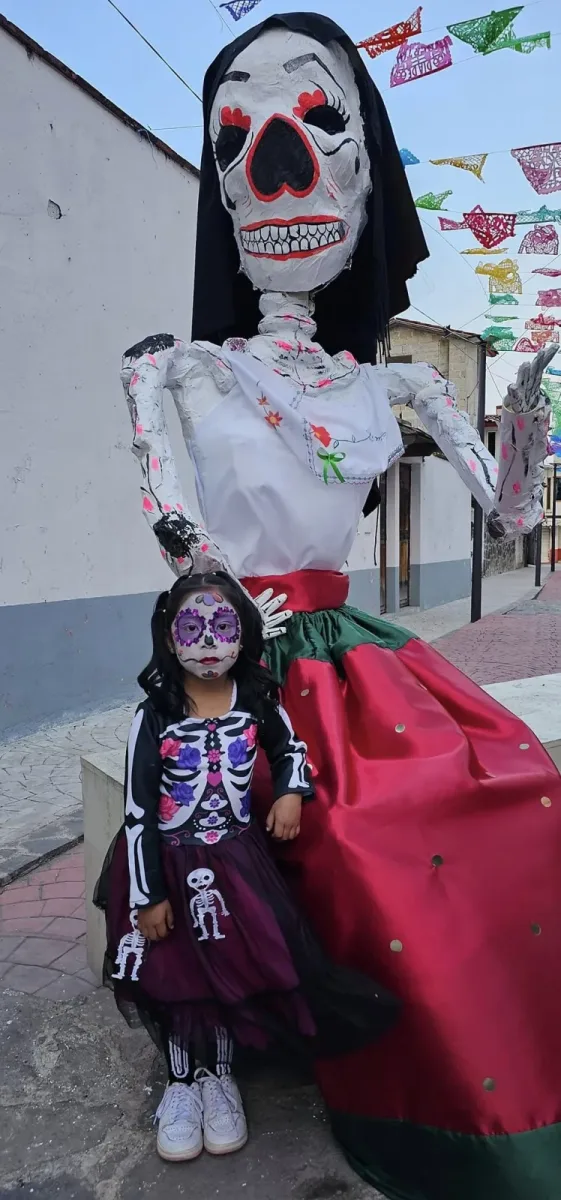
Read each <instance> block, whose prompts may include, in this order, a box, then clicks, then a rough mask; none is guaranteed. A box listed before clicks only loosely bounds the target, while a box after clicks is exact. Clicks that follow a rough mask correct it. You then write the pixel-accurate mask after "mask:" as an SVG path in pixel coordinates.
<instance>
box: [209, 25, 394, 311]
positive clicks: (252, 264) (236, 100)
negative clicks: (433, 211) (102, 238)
mask: <svg viewBox="0 0 561 1200" xmlns="http://www.w3.org/2000/svg"><path fill="white" fill-rule="evenodd" d="M210 132H211V137H212V143H213V147H214V154H215V158H216V164H217V170H218V174H219V178H220V186H221V193H222V201H223V203H224V205H225V206H226V208H227V209H228V211H229V213H230V216H231V218H232V221H233V224H234V232H235V237H236V242H237V245H238V249H239V253H240V262H241V266H242V270H243V271H244V272H245V273H246V275H248V276H249V278H250V279H251V281H252V283H253V284H254V286H255V287H257V288H258V289H259V290H260V291H280V292H309V291H313V290H314V289H315V288H318V287H321V286H322V285H324V284H326V283H329V282H330V280H332V279H335V277H336V276H337V275H338V274H339V273H340V271H342V270H343V268H344V267H345V266H346V265H347V263H348V262H349V260H350V258H351V255H352V253H353V251H354V249H355V246H356V244H357V242H358V239H359V237H360V234H361V232H362V229H363V227H364V223H365V219H366V199H367V196H368V193H369V191H370V187H371V179H370V163H369V160H368V154H367V151H366V145H365V140H364V128H363V123H362V117H361V112H360V100H359V94H358V88H357V85H356V82H355V79H354V75H353V71H352V68H351V64H350V62H349V59H348V57H347V55H346V54H345V52H344V50H343V49H342V48H341V47H340V46H339V45H338V43H337V42H331V43H330V44H329V45H328V46H322V45H321V44H320V43H319V42H316V41H315V40H314V39H313V38H310V37H306V36H305V35H303V34H296V33H289V32H287V31H286V30H282V29H270V30H267V31H266V32H265V33H263V34H261V36H260V37H258V38H257V39H256V40H255V41H254V42H252V43H251V45H250V46H248V47H247V48H246V49H245V50H243V51H242V52H241V53H240V54H239V55H238V56H237V58H236V59H235V60H234V62H233V63H232V66H231V67H230V69H229V70H228V71H227V72H226V74H225V75H224V77H223V79H222V81H221V83H220V85H219V87H218V90H217V94H216V97H215V100H214V103H213V106H212V109H211V124H210Z"/></svg>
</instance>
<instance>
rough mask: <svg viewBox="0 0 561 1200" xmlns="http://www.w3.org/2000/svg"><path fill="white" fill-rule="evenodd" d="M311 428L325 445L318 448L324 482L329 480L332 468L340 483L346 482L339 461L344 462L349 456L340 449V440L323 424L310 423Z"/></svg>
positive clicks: (318, 439) (317, 438)
mask: <svg viewBox="0 0 561 1200" xmlns="http://www.w3.org/2000/svg"><path fill="white" fill-rule="evenodd" d="M310 429H311V431H312V433H313V436H314V438H315V439H316V441H318V442H321V445H322V446H323V447H324V449H323V450H320V449H319V447H318V448H317V449H316V454H317V457H318V458H319V460H320V462H322V463H323V482H324V483H328V482H329V472H330V470H331V471H333V474H334V476H335V478H336V479H338V480H339V483H344V482H345V476H344V475H343V473H342V471H341V470H340V468H339V463H342V462H343V461H344V459H345V458H346V457H347V456H346V454H345V452H344V451H343V450H339V449H338V446H339V442H337V441H335V440H334V439H333V438H332V437H331V434H330V433H328V431H327V429H325V427H324V426H323V425H310Z"/></svg>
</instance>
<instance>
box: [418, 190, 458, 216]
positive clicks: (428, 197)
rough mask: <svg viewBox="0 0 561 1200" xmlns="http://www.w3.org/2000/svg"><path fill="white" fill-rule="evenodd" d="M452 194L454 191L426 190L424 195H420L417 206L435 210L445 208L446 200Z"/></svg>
mask: <svg viewBox="0 0 561 1200" xmlns="http://www.w3.org/2000/svg"><path fill="white" fill-rule="evenodd" d="M451 195H452V192H425V194H424V196H418V197H417V199H416V201H415V204H416V206H417V208H429V209H432V210H433V212H436V211H438V209H439V208H443V206H444V201H445V200H447V199H448V197H449V196H451Z"/></svg>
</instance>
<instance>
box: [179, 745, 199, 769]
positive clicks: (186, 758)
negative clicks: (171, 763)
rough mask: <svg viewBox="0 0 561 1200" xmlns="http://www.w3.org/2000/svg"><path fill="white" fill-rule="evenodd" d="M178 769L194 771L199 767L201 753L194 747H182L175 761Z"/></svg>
mask: <svg viewBox="0 0 561 1200" xmlns="http://www.w3.org/2000/svg"><path fill="white" fill-rule="evenodd" d="M177 765H178V767H183V768H184V770H188V771H194V770H195V769H196V768H197V767H200V765H201V753H200V750H197V748H196V746H182V748H181V751H180V753H179V758H178V760H177Z"/></svg>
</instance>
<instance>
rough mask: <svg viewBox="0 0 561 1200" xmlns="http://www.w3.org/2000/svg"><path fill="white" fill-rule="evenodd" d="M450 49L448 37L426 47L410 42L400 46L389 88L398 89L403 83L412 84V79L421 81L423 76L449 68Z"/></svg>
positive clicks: (450, 43)
mask: <svg viewBox="0 0 561 1200" xmlns="http://www.w3.org/2000/svg"><path fill="white" fill-rule="evenodd" d="M451 47H452V38H451V37H450V36H449V35H446V37H443V38H439V39H438V40H437V41H436V42H428V44H427V45H425V44H424V43H423V42H411V44H410V45H407V44H404V45H403V46H400V48H399V50H398V52H397V58H396V61H395V66H394V67H393V69H392V72H391V75H390V87H391V88H393V87H400V85H401V84H403V83H412V82H413V80H414V79H423V78H424V77H425V75H434V74H436V72H437V71H444V70H445V69H446V68H447V67H451V66H452V49H451Z"/></svg>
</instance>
